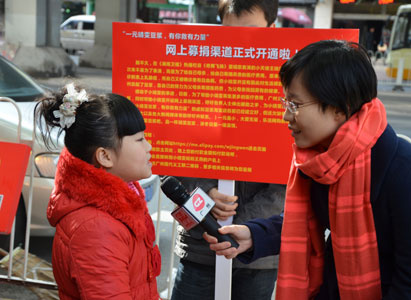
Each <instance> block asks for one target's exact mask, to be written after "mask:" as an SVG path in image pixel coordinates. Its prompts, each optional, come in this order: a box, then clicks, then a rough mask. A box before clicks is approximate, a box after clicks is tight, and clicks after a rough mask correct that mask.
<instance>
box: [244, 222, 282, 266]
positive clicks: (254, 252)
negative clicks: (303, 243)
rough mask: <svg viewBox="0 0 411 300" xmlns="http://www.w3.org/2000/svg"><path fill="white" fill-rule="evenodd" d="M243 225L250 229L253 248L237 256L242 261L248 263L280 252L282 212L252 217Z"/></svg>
mask: <svg viewBox="0 0 411 300" xmlns="http://www.w3.org/2000/svg"><path fill="white" fill-rule="evenodd" d="M243 225H246V226H247V227H248V228H249V229H250V231H251V236H252V239H253V248H252V249H251V250H250V251H247V252H245V253H242V254H240V255H239V256H238V257H237V258H238V259H239V260H240V261H241V262H242V263H245V264H249V263H251V262H253V261H255V260H256V259H258V258H261V257H266V256H270V255H277V254H279V253H280V244H281V229H282V226H283V214H281V215H274V216H272V217H270V218H268V219H254V220H251V221H248V222H245V223H244V224H243Z"/></svg>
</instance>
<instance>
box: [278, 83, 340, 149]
mask: <svg viewBox="0 0 411 300" xmlns="http://www.w3.org/2000/svg"><path fill="white" fill-rule="evenodd" d="M284 94H285V98H286V99H287V100H288V101H290V102H293V103H294V104H296V105H297V106H302V107H299V108H297V111H296V112H295V113H291V112H290V111H289V110H288V109H286V110H285V112H284V115H283V119H284V121H287V122H288V128H289V129H290V130H291V135H292V136H293V137H294V141H295V144H296V145H297V147H298V148H311V147H316V146H320V147H324V148H328V146H329V145H330V144H331V142H332V140H333V138H334V135H335V133H336V132H337V130H338V128H339V127H340V126H341V125H342V124H343V123H344V122H345V120H346V119H345V115H344V113H342V112H338V111H337V109H336V108H335V107H331V106H328V107H327V109H326V110H325V111H323V109H322V108H321V104H320V102H318V101H317V100H316V99H314V98H313V97H312V96H311V95H310V93H309V92H308V91H307V90H306V88H305V87H304V86H303V84H302V80H301V76H300V75H297V76H296V77H295V78H294V79H293V80H292V81H291V84H290V86H289V87H288V89H285V90H284ZM309 103H310V104H309ZM304 104H308V105H306V106H304Z"/></svg>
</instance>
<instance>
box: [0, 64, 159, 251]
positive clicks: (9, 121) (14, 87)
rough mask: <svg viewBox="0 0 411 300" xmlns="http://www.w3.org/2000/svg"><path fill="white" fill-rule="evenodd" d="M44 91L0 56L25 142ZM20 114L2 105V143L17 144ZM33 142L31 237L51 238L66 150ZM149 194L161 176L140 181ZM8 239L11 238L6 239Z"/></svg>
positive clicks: (2, 86)
mask: <svg viewBox="0 0 411 300" xmlns="http://www.w3.org/2000/svg"><path fill="white" fill-rule="evenodd" d="M45 93H46V92H45V90H44V89H43V88H42V87H40V86H39V85H38V84H36V83H35V82H34V81H33V80H32V79H31V78H30V77H29V76H28V75H26V74H25V73H23V72H22V71H21V70H19V69H18V68H17V67H16V66H15V65H13V64H12V63H11V62H9V61H8V60H6V59H5V58H4V57H2V56H0V97H9V98H12V99H13V100H14V101H16V102H17V105H18V107H19V108H20V111H21V113H22V132H21V136H22V140H31V139H32V132H33V114H34V107H35V104H36V103H35V101H34V100H35V99H36V98H38V97H41V96H43V95H44V94H45ZM17 124H18V115H17V111H16V109H15V107H14V106H13V105H12V104H10V103H6V102H0V141H5V142H17V141H18V138H17ZM37 136H38V139H36V140H35V142H34V146H33V148H34V151H33V153H34V157H35V160H34V163H35V170H34V178H33V205H32V216H31V227H30V228H31V235H33V236H52V235H54V232H55V229H54V228H53V227H51V226H50V225H49V223H48V220H47V217H46V211H47V204H48V201H49V197H50V194H51V191H52V189H53V186H54V175H55V171H56V165H57V162H58V158H59V153H60V150H61V149H62V147H63V137H62V136H61V137H60V139H59V140H57V136H55V137H54V141H55V143H56V144H57V148H56V149H55V150H53V151H50V150H48V149H47V148H46V147H45V145H44V143H43V141H42V139H41V138H40V134H39V133H38V134H37ZM29 175H30V170H29V169H28V170H27V172H26V177H25V180H24V186H23V190H22V195H21V199H20V203H19V208H18V211H17V215H16V216H17V219H16V239H15V245H16V246H17V245H18V244H19V243H23V241H24V235H25V226H26V207H27V202H28V198H29V197H28V196H29V184H30V176H29ZM140 184H141V186H142V187H143V188H144V190H145V192H146V200H147V201H150V200H151V199H152V198H154V197H155V196H158V194H156V192H157V191H158V190H159V177H158V175H152V176H151V177H150V178H148V179H143V180H141V181H140ZM6 240H8V238H7V239H6ZM5 243H7V242H6V241H5V239H4V236H0V248H3V249H8V243H7V245H5Z"/></svg>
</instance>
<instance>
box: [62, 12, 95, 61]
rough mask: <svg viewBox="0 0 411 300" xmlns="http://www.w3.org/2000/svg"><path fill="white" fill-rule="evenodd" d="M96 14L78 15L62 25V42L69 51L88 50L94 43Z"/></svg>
mask: <svg viewBox="0 0 411 300" xmlns="http://www.w3.org/2000/svg"><path fill="white" fill-rule="evenodd" d="M95 22H96V16H93V15H77V16H72V17H70V18H68V19H67V20H66V21H64V22H63V23H62V24H61V25H60V43H61V46H62V47H63V49H65V50H66V51H67V52H69V53H75V52H76V51H78V50H87V49H89V48H91V47H93V45H94V23H95Z"/></svg>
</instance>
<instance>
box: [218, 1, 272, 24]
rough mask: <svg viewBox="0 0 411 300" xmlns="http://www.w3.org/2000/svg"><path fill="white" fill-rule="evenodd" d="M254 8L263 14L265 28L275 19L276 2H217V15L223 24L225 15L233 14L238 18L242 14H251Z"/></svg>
mask: <svg viewBox="0 0 411 300" xmlns="http://www.w3.org/2000/svg"><path fill="white" fill-rule="evenodd" d="M256 8H259V9H261V10H262V11H263V12H264V17H265V20H266V21H267V27H270V26H271V25H272V24H273V23H274V21H275V19H276V18H277V12H278V0H219V2H218V15H219V16H220V19H221V22H223V19H224V16H225V15H226V14H232V13H234V14H235V15H236V16H237V17H239V16H240V15H241V14H242V13H243V12H245V11H247V12H252V11H253V10H254V9H256Z"/></svg>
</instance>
